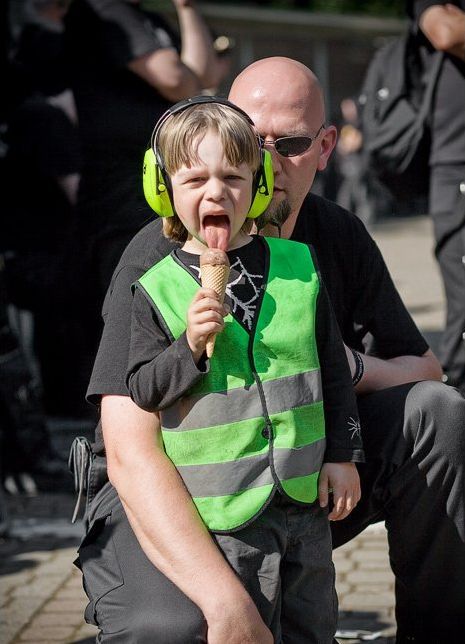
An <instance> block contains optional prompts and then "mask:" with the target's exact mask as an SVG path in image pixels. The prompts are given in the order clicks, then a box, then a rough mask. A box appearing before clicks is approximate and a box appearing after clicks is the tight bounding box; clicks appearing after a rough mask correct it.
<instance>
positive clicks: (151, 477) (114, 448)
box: [102, 396, 273, 644]
mask: <svg viewBox="0 0 465 644" xmlns="http://www.w3.org/2000/svg"><path fill="white" fill-rule="evenodd" d="M102 427H103V433H104V438H105V446H106V453H107V459H108V474H109V478H110V481H111V482H112V484H113V485H114V487H115V489H116V490H117V492H118V495H119V497H120V498H121V501H122V503H123V505H124V508H125V511H126V514H127V516H128V519H129V522H130V524H131V526H132V528H133V530H134V533H135V535H136V537H137V539H138V540H139V543H140V545H141V547H142V549H143V550H144V552H145V554H146V555H147V557H148V558H149V560H150V561H151V562H152V563H153V564H154V565H155V566H156V567H157V568H158V569H159V570H160V571H161V572H163V573H164V574H165V575H166V576H167V577H168V578H169V579H170V580H171V581H172V582H173V583H174V584H176V585H177V586H178V587H179V588H180V589H181V590H182V591H183V592H184V593H185V594H186V595H187V596H188V597H189V598H190V599H191V600H192V601H193V602H194V603H196V604H197V605H198V606H199V608H200V610H201V611H202V612H203V614H204V616H205V619H206V622H207V626H208V642H209V644H223V642H226V641H227V642H228V643H230V644H243V643H250V644H272V641H273V638H272V636H271V633H270V631H269V630H268V628H267V627H266V626H265V624H264V623H263V621H262V619H261V618H260V616H259V614H258V611H257V609H256V607H255V605H254V604H253V602H252V600H251V598H250V596H249V595H248V593H247V592H246V591H245V589H244V588H243V586H242V584H241V582H240V580H239V578H238V577H237V576H236V574H235V573H234V571H233V570H232V568H231V567H230V566H229V564H228V563H227V562H226V560H225V558H224V557H223V555H222V554H221V552H220V551H219V549H218V548H217V546H216V544H215V543H214V541H213V540H212V538H211V536H210V534H209V533H208V531H207V529H206V527H205V525H204V524H203V522H202V520H201V518H200V516H199V515H198V513H197V510H196V508H195V506H194V503H193V502H192V499H191V497H190V496H189V494H188V492H187V490H186V488H185V487H184V484H183V482H182V480H181V478H180V476H179V475H178V473H177V471H176V469H175V467H174V466H173V464H172V463H171V461H170V460H169V459H168V458H167V456H166V454H165V452H164V450H163V445H162V440H161V434H160V426H159V423H158V419H157V417H156V415H154V414H150V413H147V412H145V411H143V410H141V409H139V408H138V407H137V406H136V405H135V404H134V403H133V402H132V401H131V400H130V399H129V398H128V397H127V396H104V397H103V399H102Z"/></svg>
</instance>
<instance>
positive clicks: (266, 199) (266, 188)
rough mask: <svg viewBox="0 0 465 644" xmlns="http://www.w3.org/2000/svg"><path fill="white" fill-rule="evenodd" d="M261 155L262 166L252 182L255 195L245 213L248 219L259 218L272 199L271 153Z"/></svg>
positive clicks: (264, 151) (264, 152) (265, 152)
mask: <svg viewBox="0 0 465 644" xmlns="http://www.w3.org/2000/svg"><path fill="white" fill-rule="evenodd" d="M262 155H263V156H262V164H261V166H260V168H259V169H258V171H257V178H256V180H255V181H254V190H255V194H254V196H253V200H252V205H251V206H250V209H249V212H248V213H247V217H248V218H249V219H255V218H256V217H259V216H260V215H261V214H262V213H263V212H264V211H265V210H266V209H267V208H268V206H269V204H270V201H271V199H272V197H273V187H274V174H273V164H272V161H271V153H270V152H269V151H268V150H263V151H262Z"/></svg>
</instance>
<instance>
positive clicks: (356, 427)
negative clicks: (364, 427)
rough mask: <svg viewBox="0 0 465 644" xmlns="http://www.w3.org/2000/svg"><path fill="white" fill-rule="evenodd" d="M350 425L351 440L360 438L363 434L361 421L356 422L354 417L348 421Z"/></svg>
mask: <svg viewBox="0 0 465 644" xmlns="http://www.w3.org/2000/svg"><path fill="white" fill-rule="evenodd" d="M348 424H349V429H348V431H349V432H350V438H351V439H352V440H354V438H355V437H357V438H360V433H361V428H360V421H358V420H355V418H352V416H351V417H350V418H349V420H348Z"/></svg>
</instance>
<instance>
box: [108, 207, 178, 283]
mask: <svg viewBox="0 0 465 644" xmlns="http://www.w3.org/2000/svg"><path fill="white" fill-rule="evenodd" d="M173 248H175V244H173V243H172V242H170V241H169V240H168V239H166V237H164V236H163V224H162V221H161V219H155V221H151V222H150V223H149V224H147V225H146V226H144V227H143V228H142V229H141V230H140V231H139V232H138V233H137V234H136V235H134V237H133V238H132V239H131V241H130V242H129V244H128V245H127V246H126V248H125V250H124V251H123V254H122V255H121V258H120V260H119V262H118V266H117V267H116V270H115V273H117V272H119V271H121V270H122V269H124V268H129V267H133V268H137V269H140V270H142V271H144V272H145V271H147V270H148V269H149V268H151V267H152V266H153V265H154V264H156V263H157V262H159V261H160V260H161V259H163V257H166V255H169V253H170V252H171V251H172V250H173Z"/></svg>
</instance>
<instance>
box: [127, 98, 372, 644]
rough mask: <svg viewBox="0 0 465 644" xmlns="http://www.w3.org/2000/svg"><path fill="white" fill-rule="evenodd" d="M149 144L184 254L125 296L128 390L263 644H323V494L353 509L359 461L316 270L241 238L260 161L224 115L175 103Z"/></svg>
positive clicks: (330, 573) (342, 361)
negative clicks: (224, 272)
mask: <svg viewBox="0 0 465 644" xmlns="http://www.w3.org/2000/svg"><path fill="white" fill-rule="evenodd" d="M152 142H153V145H154V148H155V150H154V152H155V157H156V165H157V166H158V167H157V168H156V171H155V173H154V176H156V177H157V179H156V180H157V186H156V193H157V195H158V194H161V195H163V202H162V203H161V206H160V205H159V208H160V210H161V211H162V212H160V214H162V215H172V216H168V217H166V219H164V222H163V224H164V233H165V235H166V236H167V237H169V238H170V239H173V240H175V241H178V242H180V243H182V247H180V248H179V249H176V250H175V251H173V253H172V254H171V255H169V256H168V257H166V258H165V259H164V260H162V261H160V262H159V263H158V264H156V265H155V266H154V267H152V268H151V269H150V270H149V271H148V272H147V273H146V274H145V275H144V276H143V277H142V278H141V279H140V280H139V281H138V282H137V284H136V285H135V289H134V301H133V315H132V326H131V349H130V356H129V365H128V375H127V383H128V388H129V392H130V395H131V397H132V399H133V400H134V401H135V402H136V403H137V404H138V405H139V406H140V407H141V408H143V409H145V410H147V411H152V412H158V411H159V412H160V417H161V426H162V436H163V444H164V450H165V452H166V454H167V456H168V457H169V458H170V460H171V461H172V463H173V464H174V466H175V467H176V469H177V471H178V473H179V474H180V476H181V477H182V479H183V481H184V484H185V485H186V487H187V489H188V491H189V493H190V495H191V497H192V499H193V502H194V504H195V506H196V508H197V510H198V512H199V514H200V516H201V518H202V520H203V522H204V523H205V524H206V526H207V528H208V529H209V531H210V532H211V534H212V537H213V538H214V540H215V541H216V543H217V545H218V547H219V548H220V549H221V551H222V552H223V554H224V556H225V557H226V559H227V560H228V561H229V563H230V565H231V566H232V567H233V569H234V570H235V571H236V573H237V575H238V576H239V578H240V579H241V581H242V583H243V584H244V586H245V588H246V590H247V591H248V593H249V594H250V596H251V597H252V599H253V601H254V602H255V604H256V606H257V608H258V610H259V612H260V615H261V617H262V619H263V621H264V622H265V624H266V625H267V626H268V628H269V629H270V631H271V632H272V634H273V638H274V641H275V642H281V641H284V642H286V644H287V643H294V642H295V643H297V642H317V643H318V644H326V643H330V642H332V641H333V636H334V632H335V630H336V620H337V599H336V595H335V590H334V568H333V565H332V561H331V540H330V531H329V522H328V513H327V510H326V506H327V496H328V489H329V490H330V491H331V490H332V491H333V498H334V508H333V510H332V511H331V513H330V514H329V518H330V519H333V520H338V519H342V518H344V517H345V516H347V514H348V513H349V512H350V511H351V510H352V509H353V507H355V505H356V503H357V501H358V500H359V498H360V487H359V480H358V474H357V470H356V468H355V465H354V463H355V462H357V461H362V460H363V452H362V449H361V440H360V431H359V424H358V416H357V409H356V403H355V398H354V394H353V387H352V382H351V378H350V372H349V368H348V365H347V360H346V354H345V351H344V347H343V343H342V340H341V338H340V334H339V330H338V328H337V325H336V322H335V319H334V315H333V313H332V310H331V307H330V304H329V300H328V296H327V294H326V291H325V289H324V286H323V285H322V284H321V280H320V278H319V275H318V271H317V269H316V267H315V259H314V257H313V256H312V251H311V249H310V248H309V247H308V246H306V245H304V244H299V243H295V242H290V241H287V240H280V239H265V238H261V237H258V236H250V235H249V234H248V232H247V231H248V229H249V227H250V219H249V220H248V219H247V217H248V216H249V217H250V216H256V215H258V214H260V212H258V211H257V206H256V201H255V198H256V196H257V194H260V187H257V184H258V180H257V179H259V178H260V177H261V176H262V174H263V167H262V166H263V156H264V154H265V153H264V151H263V149H262V147H261V143H260V141H259V139H258V138H257V136H256V134H255V132H254V130H253V126H252V124H251V122H250V120H248V118H247V117H246V115H245V114H244V113H242V112H241V111H240V110H239V109H238V108H235V107H234V106H233V105H231V104H228V103H227V101H223V100H222V99H214V98H211V99H210V100H207V102H205V99H200V100H199V102H198V103H197V102H196V100H195V99H194V100H193V101H192V103H191V104H190V105H186V106H184V107H183V108H181V109H177V108H176V106H175V107H174V108H173V109H172V110H171V112H170V113H169V114H168V115H165V117H162V120H161V122H159V124H157V126H156V128H155V131H154V136H153V137H152ZM167 197H168V199H169V200H168V201H166V198H167ZM157 203H158V202H157ZM251 204H252V205H251ZM258 210H259V208H258ZM208 246H210V247H214V248H219V249H221V250H223V251H227V255H228V258H229V262H230V266H231V273H230V277H229V283H228V287H227V292H226V299H225V304H224V305H223V304H221V303H220V300H219V297H218V295H217V294H216V293H215V291H214V290H212V289H207V288H201V287H200V286H199V274H200V269H199V258H200V255H201V254H202V253H203V252H204V251H205V250H206V248H207V247H208ZM211 334H217V335H216V344H215V348H214V353H213V355H212V357H211V358H207V355H206V343H207V339H208V337H209V336H210V335H211ZM318 499H319V503H318ZM169 520H170V517H166V521H169ZM205 592H208V589H207V588H206V589H205ZM154 636H156V634H154Z"/></svg>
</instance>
